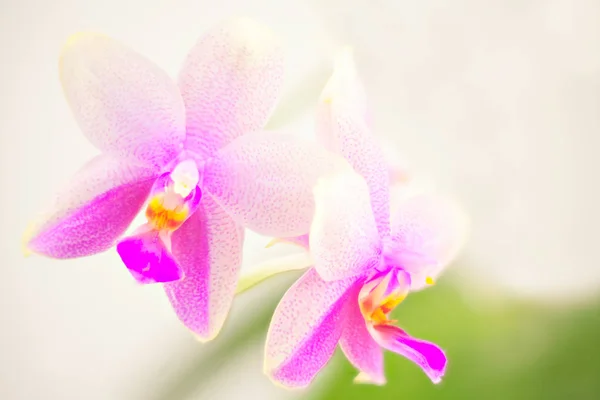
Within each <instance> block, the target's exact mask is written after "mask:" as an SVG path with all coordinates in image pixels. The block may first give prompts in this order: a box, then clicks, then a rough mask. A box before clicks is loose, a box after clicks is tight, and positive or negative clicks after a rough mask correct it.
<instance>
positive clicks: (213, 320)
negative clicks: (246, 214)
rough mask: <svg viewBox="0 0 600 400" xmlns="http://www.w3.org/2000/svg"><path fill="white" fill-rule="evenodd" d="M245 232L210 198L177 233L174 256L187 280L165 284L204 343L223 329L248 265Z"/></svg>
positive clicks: (181, 316)
mask: <svg viewBox="0 0 600 400" xmlns="http://www.w3.org/2000/svg"><path fill="white" fill-rule="evenodd" d="M243 241H244V236H243V230H241V229H239V227H238V225H237V224H236V223H235V222H234V221H233V220H232V219H231V218H230V217H229V215H227V213H225V212H224V211H223V210H222V209H221V208H220V207H219V206H218V205H217V204H216V203H215V202H214V200H212V199H211V198H210V196H204V197H203V198H202V203H201V204H200V207H199V208H198V210H197V211H196V212H195V213H194V214H193V215H192V216H191V217H190V218H189V219H188V220H187V221H186V222H185V223H184V224H183V225H182V226H181V228H179V229H178V230H176V231H175V232H174V233H173V237H172V252H173V256H174V257H175V259H176V260H177V262H178V263H179V265H180V266H181V268H182V270H183V273H184V278H183V279H182V280H180V281H177V282H170V283H167V284H165V291H166V293H167V296H168V297H169V300H170V301H171V304H172V305H173V308H174V309H175V312H176V313H177V316H178V317H179V319H180V320H181V321H182V322H183V323H184V324H185V326H187V327H188V328H189V329H190V330H192V331H193V332H194V333H195V334H196V335H197V336H198V338H199V339H200V340H202V341H208V340H211V339H213V338H214V337H215V336H216V335H217V334H218V333H219V331H220V330H221V327H222V326H223V323H224V322H225V318H226V317H227V313H228V312H229V308H230V307H231V302H232V301H233V296H234V293H235V288H236V284H237V277H238V273H239V269H240V267H241V264H242V244H243Z"/></svg>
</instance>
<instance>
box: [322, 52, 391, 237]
mask: <svg viewBox="0 0 600 400" xmlns="http://www.w3.org/2000/svg"><path fill="white" fill-rule="evenodd" d="M317 137H318V138H319V140H320V142H321V143H323V145H324V146H325V147H326V148H327V149H329V150H331V151H334V152H336V153H338V154H340V155H342V156H343V157H344V158H345V159H346V160H348V162H349V163H350V165H352V167H353V168H354V169H355V171H356V172H358V173H359V174H361V175H362V176H363V177H364V178H365V180H366V181H367V185H368V186H369V193H370V196H371V205H372V207H373V213H374V215H375V220H376V222H377V227H378V229H379V232H380V234H381V235H382V236H385V235H387V234H389V222H390V221H389V218H390V199H389V197H390V194H389V170H388V166H387V165H386V162H385V157H384V154H383V152H382V150H381V148H380V147H379V145H378V144H377V143H376V141H375V138H374V137H373V136H372V134H371V130H370V128H369V121H368V113H367V106H366V99H365V95H364V89H363V87H362V83H361V82H360V79H359V78H358V74H357V72H356V69H355V67H354V61H353V59H352V54H351V52H349V51H348V50H345V51H343V52H342V53H341V54H340V56H338V58H337V60H336V65H335V70H334V73H333V75H332V76H331V78H330V79H329V81H328V82H327V85H326V86H325V88H324V89H323V92H322V94H321V99H320V101H319V105H318V108H317Z"/></svg>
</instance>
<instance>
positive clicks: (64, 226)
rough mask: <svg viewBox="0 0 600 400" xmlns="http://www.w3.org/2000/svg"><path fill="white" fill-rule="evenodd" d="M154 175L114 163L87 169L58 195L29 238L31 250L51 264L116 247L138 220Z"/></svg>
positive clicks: (103, 161) (104, 159) (100, 160)
mask: <svg viewBox="0 0 600 400" xmlns="http://www.w3.org/2000/svg"><path fill="white" fill-rule="evenodd" d="M154 179H155V172H154V171H153V170H149V169H146V168H143V167H139V166H136V165H132V164H129V163H127V162H125V161H122V160H119V159H116V158H113V157H110V156H106V155H103V156H98V157H96V158H94V159H93V160H91V161H90V162H89V163H88V164H86V165H85V166H84V167H83V168H82V169H81V170H80V171H79V172H78V173H77V174H76V175H75V176H74V177H73V179H72V180H71V182H69V184H68V185H67V186H66V187H65V188H63V190H62V191H61V192H60V193H59V195H58V196H57V198H56V201H55V203H54V206H53V207H52V208H51V211H49V212H48V213H47V214H46V216H45V217H44V218H41V219H40V221H39V222H38V223H35V224H34V226H33V229H32V232H31V235H30V236H29V237H28V238H26V246H27V248H28V249H29V250H31V251H33V252H35V253H39V254H43V255H46V256H48V257H52V258H76V257H83V256H88V255H92V254H96V253H100V252H102V251H105V250H107V249H109V248H110V247H112V246H113V245H114V244H115V241H116V240H117V238H118V237H120V236H121V235H122V234H123V233H124V232H125V230H126V229H127V227H128V226H129V224H130V223H131V221H133V219H134V218H135V216H136V215H137V213H138V212H139V210H140V208H141V207H142V205H143V204H144V202H145V201H146V197H147V196H148V193H149V191H150V188H151V187H152V183H153V182H154Z"/></svg>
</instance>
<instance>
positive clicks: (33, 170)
mask: <svg viewBox="0 0 600 400" xmlns="http://www.w3.org/2000/svg"><path fill="white" fill-rule="evenodd" d="M0 4H1V6H0V7H1V9H0V43H1V49H2V62H1V64H0V84H1V90H0V93H1V96H2V97H1V102H2V103H1V106H0V138H1V144H0V149H1V153H2V157H1V162H2V168H1V178H2V180H1V187H2V201H1V206H2V207H1V208H0V209H1V212H2V216H1V217H2V218H1V221H2V223H1V225H0V230H1V235H0V238H1V240H0V246H1V250H2V254H3V258H2V261H0V268H1V272H2V279H1V281H0V288H1V290H0V300H1V301H0V326H1V329H0V398H2V399H7V400H13V399H15V400H17V399H19V400H20V399H27V400H29V399H90V400H94V399H108V400H112V399H115V400H121V399H124V400H130V399H131V400H137V399H140V400H167V399H173V400H178V399H274V400H286V399H293V398H302V399H344V400H345V399H372V398H378V399H382V400H383V399H400V398H409V397H410V398H419V399H429V398H432V399H433V398H435V399H483V398H485V399H488V398H489V399H598V398H600V363H598V359H599V358H600V296H599V295H598V294H599V289H600V265H599V264H600V263H599V258H598V253H597V252H596V249H597V248H598V244H597V241H598V239H599V235H598V226H599V225H600V212H598V208H597V207H598V204H600V188H599V187H598V183H599V182H598V171H599V168H600V158H598V154H597V153H598V150H599V149H600V2H599V1H598V0H496V1H491V0H455V1H442V0H422V1H412V0H343V1H342V0H308V1H295V2H293V1H281V0H220V1H205V0H193V1H191V0H178V1H167V0H143V1H142V0H103V1H91V0H88V1H77V0H55V1H46V0H1V2H0ZM232 14H243V15H247V16H250V17H253V18H255V19H257V20H259V21H261V22H263V23H265V24H268V25H269V26H270V27H271V28H272V29H273V30H275V31H276V32H278V34H279V35H280V36H281V37H282V38H283V39H284V40H285V42H286V46H287V53H288V54H287V78H286V87H287V91H286V94H285V95H284V97H283V99H282V103H281V105H280V107H279V109H278V110H277V111H276V113H275V115H274V116H273V119H272V121H271V127H273V128H285V129H289V130H292V131H293V132H294V133H296V134H299V135H307V136H312V135H313V131H312V127H313V109H314V102H315V101H316V99H317V96H318V94H319V91H320V89H321V87H322V86H323V84H324V83H325V81H326V79H327V77H328V74H329V73H330V72H331V64H332V56H333V52H334V51H335V50H336V48H337V47H338V46H340V45H343V44H350V45H351V46H353V47H354V50H355V51H354V53H355V57H356V62H357V65H358V69H359V72H360V74H361V75H362V78H363V80H364V82H365V85H366V89H367V93H368V96H369V100H370V104H371V106H372V108H373V110H374V113H375V132H374V134H375V135H376V136H377V137H378V138H379V140H380V141H381V143H382V144H383V145H385V146H386V148H387V149H388V150H390V154H391V156H390V157H391V158H392V161H393V162H398V163H401V164H402V165H404V164H405V163H407V165H410V168H411V171H414V172H415V173H417V174H418V175H420V176H421V175H422V176H424V177H427V179H430V180H431V181H433V182H434V183H435V184H436V185H437V186H439V187H441V188H443V189H444V190H446V191H449V192H451V193H453V194H454V195H456V196H458V197H459V198H460V200H461V201H462V202H463V204H464V205H465V208H466V209H467V211H468V212H469V214H470V216H471V218H472V232H471V238H470V241H469V243H468V246H467V248H466V249H465V251H464V252H463V254H462V256H461V257H460V258H459V259H458V260H457V261H456V262H455V264H454V265H453V266H452V268H451V270H449V271H448V272H447V273H446V274H445V275H443V277H442V278H441V279H440V280H439V282H438V284H437V285H436V286H435V287H434V288H432V289H428V290H425V291H423V292H420V293H417V294H414V295H412V296H411V297H409V298H408V299H407V301H406V302H405V303H404V304H403V305H402V307H399V308H398V310H397V311H398V313H397V318H398V319H400V320H401V321H402V324H403V326H405V327H406V328H407V330H409V331H410V332H411V333H412V334H414V335H416V336H418V337H422V338H426V339H428V340H432V341H434V342H436V343H438V344H440V345H441V346H442V347H444V348H445V349H446V350H447V353H448V355H449V357H450V364H449V370H448V373H447V375H446V377H445V380H444V381H443V383H442V384H441V385H439V386H433V385H431V384H430V383H429V381H428V380H427V378H426V377H425V375H424V374H422V372H421V371H420V370H419V369H418V368H417V367H416V366H414V365H412V364H410V362H408V361H407V360H405V359H402V358H400V357H399V356H395V355H392V354H388V356H387V357H386V369H387V376H388V381H389V383H388V385H387V386H385V387H383V388H378V387H369V386H359V385H352V378H353V377H354V374H355V372H354V371H353V369H352V367H351V366H350V365H349V364H348V362H347V361H346V360H345V359H344V358H343V357H342V356H341V354H337V355H336V357H335V358H334V360H333V361H332V362H331V363H330V365H329V366H328V367H327V368H326V369H325V371H324V373H323V374H322V375H321V376H320V377H319V378H318V379H317V382H315V384H314V385H313V386H312V387H311V388H310V389H309V390H307V391H293V392H289V391H285V390H283V389H280V388H278V387H275V386H273V385H272V384H271V383H270V382H269V381H268V379H267V378H266V377H265V376H264V375H263V374H262V351H263V342H264V336H265V332H266V327H267V324H268V321H269V318H270V314H271V312H272V311H273V309H274V307H275V305H276V302H277V301H278V299H279V298H280V297H281V295H282V294H283V292H284V291H285V288H286V287H287V286H289V284H290V282H292V281H293V279H294V278H295V277H296V276H297V275H298V274H297V273H289V274H286V275H282V276H279V277H277V278H274V279H273V280H272V281H269V282H266V283H265V284H264V285H261V286H258V287H255V288H254V289H252V290H250V291H249V292H247V293H244V294H242V295H241V296H240V297H239V298H238V299H237V301H236V304H235V305H234V310H233V313H232V315H231V316H230V318H229V320H228V322H227V324H226V325H225V328H224V330H223V332H222V334H221V335H220V336H219V337H218V338H217V339H216V340H215V341H214V342H212V343H210V344H209V345H201V344H200V343H198V342H196V341H195V339H194V338H192V337H191V335H190V334H188V332H186V330H185V329H184V328H183V326H182V325H180V324H179V323H178V321H177V320H176V317H175V316H174V314H173V313H172V312H171V309H170V305H169V304H168V302H167V300H166V298H165V297H164V296H163V293H162V290H161V289H160V288H158V287H152V286H149V287H138V286H137V285H136V284H135V283H134V282H133V280H132V279H131V278H130V276H129V275H128V272H127V271H126V269H125V268H123V267H122V266H121V265H120V262H119V261H118V256H117V254H116V253H115V252H113V251H109V252H107V253H105V254H103V255H99V256H95V257H91V258H86V259H79V260H71V261H52V260H48V259H44V258H41V257H31V258H27V259H26V258H24V257H23V255H22V254H21V243H20V239H21V234H22V232H23V230H24V229H25V227H26V225H27V222H28V221H29V220H30V218H31V216H33V215H34V213H36V212H38V211H39V210H41V209H42V208H43V207H44V205H45V204H47V202H48V201H49V200H50V196H52V194H53V193H54V192H55V191H56V190H57V188H58V187H59V186H60V185H61V184H62V183H63V182H66V181H67V180H68V179H69V177H70V176H71V175H72V174H73V173H74V172H75V171H76V169H77V168H79V166H81V165H82V164H83V163H84V162H85V161H86V160H88V159H89V158H91V157H92V155H94V154H96V151H95V149H94V148H93V147H92V146H91V145H90V144H89V143H88V142H87V141H86V140H85V139H84V137H83V135H81V134H80V132H79V130H78V128H77V126H76V124H75V121H74V120H73V118H72V117H71V114H70V111H69V109H68V108H67V104H66V102H65V101H64V99H63V96H62V92H61V88H60V85H59V81H58V72H57V70H58V65H57V64H58V63H57V60H58V54H59V51H60V48H61V46H62V44H63V43H64V41H65V39H66V38H67V37H68V35H70V34H72V33H74V32H76V31H80V30H92V31H99V32H102V33H105V34H107V35H110V36H112V37H115V38H117V39H119V40H121V41H122V42H124V43H126V44H128V45H130V46H131V47H133V48H134V49H136V50H137V51H139V52H140V53H142V54H144V55H146V56H148V57H149V58H150V59H152V60H153V61H155V62H156V63H157V64H158V65H160V66H161V67H163V68H165V69H166V70H167V71H168V72H169V73H170V74H171V75H172V76H175V75H176V73H177V71H178V68H179V65H180V64H181V62H182V60H183V58H184V57H185V55H186V53H187V51H188V50H189V49H190V48H191V46H192V44H193V43H194V42H195V40H196V39H197V37H198V36H200V35H201V34H202V33H203V32H204V31H205V30H206V29H207V28H208V27H210V26H211V25H214V24H215V23H217V22H219V21H220V20H221V19H223V18H225V17H228V16H230V15H232ZM267 242H268V238H264V237H259V236H258V235H248V240H247V243H246V248H247V252H246V257H245V268H249V267H251V266H252V265H253V264H254V263H256V262H259V261H261V260H266V259H268V258H270V257H273V256H276V255H281V254H285V253H288V252H293V251H296V250H294V249H293V248H291V247H285V246H283V247H281V248H279V249H277V248H274V249H269V250H262V249H263V247H264V245H265V244H266V243H267Z"/></svg>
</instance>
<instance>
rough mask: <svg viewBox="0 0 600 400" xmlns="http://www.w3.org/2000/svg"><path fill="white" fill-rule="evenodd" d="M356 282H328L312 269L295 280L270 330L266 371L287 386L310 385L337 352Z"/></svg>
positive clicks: (266, 352)
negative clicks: (347, 308) (346, 306)
mask: <svg viewBox="0 0 600 400" xmlns="http://www.w3.org/2000/svg"><path fill="white" fill-rule="evenodd" d="M356 282H357V280H356V279H347V280H340V281H336V282H325V281H323V280H322V279H321V278H320V277H319V275H318V274H317V273H316V271H315V270H314V269H312V268H311V269H310V270H308V271H307V272H306V273H305V274H304V275H303V276H302V277H301V278H300V279H299V280H298V281H296V283H294V285H293V286H292V287H291V288H290V289H289V290H288V291H287V293H286V294H285V295H284V297H283V299H282V300H281V302H280V303H279V305H278V306H277V309H276V310H275V313H274V314H273V319H272V320H271V325H270V326H269V332H268V333H267V341H266V349H265V373H266V374H267V375H268V376H269V377H270V378H271V379H273V380H274V381H276V382H277V383H280V384H282V385H285V386H288V387H305V386H308V385H309V384H310V382H311V381H312V380H313V379H314V377H315V376H316V374H317V373H318V372H319V371H320V370H321V369H322V368H323V367H324V366H325V364H327V362H328V361H329V359H330V358H331V356H332V355H333V352H334V351H335V347H336V345H337V343H338V339H339V338H340V335H341V334H342V326H343V324H344V319H345V310H346V308H345V305H346V302H347V301H348V299H349V298H350V297H349V296H350V294H351V293H352V292H356V285H357V283H356Z"/></svg>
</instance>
